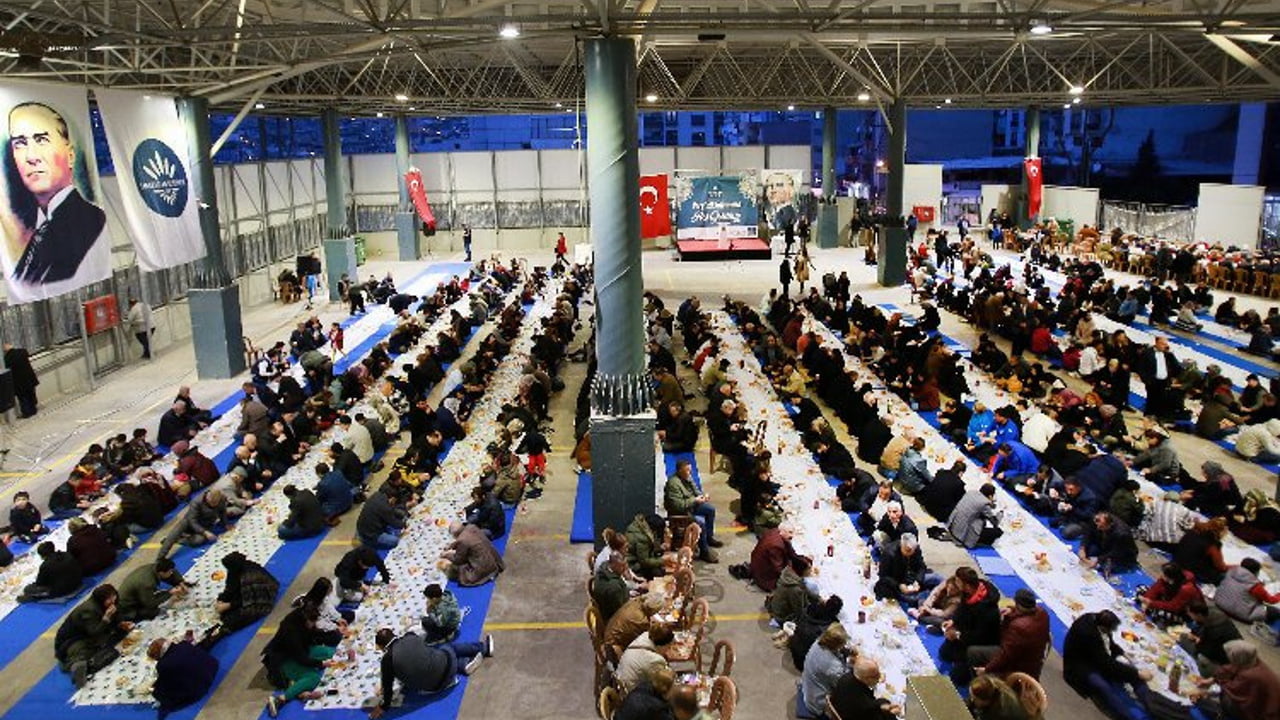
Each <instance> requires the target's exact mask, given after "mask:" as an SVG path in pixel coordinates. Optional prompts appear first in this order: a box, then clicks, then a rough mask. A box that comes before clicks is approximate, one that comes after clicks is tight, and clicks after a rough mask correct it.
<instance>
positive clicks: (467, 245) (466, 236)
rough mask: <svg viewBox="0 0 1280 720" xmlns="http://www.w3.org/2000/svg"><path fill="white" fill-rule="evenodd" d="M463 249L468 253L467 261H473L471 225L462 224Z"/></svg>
mask: <svg viewBox="0 0 1280 720" xmlns="http://www.w3.org/2000/svg"><path fill="white" fill-rule="evenodd" d="M462 249H463V250H465V251H466V253H467V262H471V226H470V225H463V226H462Z"/></svg>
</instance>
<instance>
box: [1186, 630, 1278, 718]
mask: <svg viewBox="0 0 1280 720" xmlns="http://www.w3.org/2000/svg"><path fill="white" fill-rule="evenodd" d="M1223 648H1224V649H1225V650H1226V652H1227V660H1228V661H1229V662H1228V664H1226V665H1224V666H1222V667H1221V668H1218V672H1217V673H1216V674H1215V676H1214V677H1213V678H1212V679H1210V678H1205V679H1203V680H1201V681H1200V682H1199V685H1200V687H1202V688H1205V689H1207V688H1208V687H1209V686H1211V685H1212V684H1213V683H1214V682H1215V681H1216V682H1217V683H1218V685H1219V687H1221V688H1222V706H1223V710H1224V711H1225V712H1226V713H1227V714H1228V715H1230V716H1231V717H1238V718H1241V720H1277V718H1280V678H1277V677H1276V674H1275V672H1274V671H1273V670H1272V669H1271V668H1269V667H1267V666H1266V665H1264V664H1262V663H1260V662H1258V649H1257V648H1256V647H1254V646H1253V645H1252V644H1250V643H1249V642H1247V641H1245V640H1232V641H1230V642H1228V643H1226V644H1225V645H1224V646H1223Z"/></svg>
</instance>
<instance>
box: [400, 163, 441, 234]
mask: <svg viewBox="0 0 1280 720" xmlns="http://www.w3.org/2000/svg"><path fill="white" fill-rule="evenodd" d="M404 182H405V184H406V185H408V186H409V199H410V200H412V201H413V206H414V207H415V208H417V210H418V217H420V218H422V222H423V223H424V224H425V225H426V226H427V228H428V229H430V230H435V229H436V214H435V213H433V212H431V203H429V202H427V186H426V183H424V182H423V181H422V171H420V170H418V169H417V168H412V169H410V170H409V172H407V173H405V174H404Z"/></svg>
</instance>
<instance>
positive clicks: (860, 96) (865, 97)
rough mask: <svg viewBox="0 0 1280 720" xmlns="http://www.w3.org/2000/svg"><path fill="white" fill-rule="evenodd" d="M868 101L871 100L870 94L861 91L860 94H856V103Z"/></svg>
mask: <svg viewBox="0 0 1280 720" xmlns="http://www.w3.org/2000/svg"><path fill="white" fill-rule="evenodd" d="M870 99H871V93H869V92H867V91H866V90H863V91H862V92H860V93H858V102H866V101H868V100H870Z"/></svg>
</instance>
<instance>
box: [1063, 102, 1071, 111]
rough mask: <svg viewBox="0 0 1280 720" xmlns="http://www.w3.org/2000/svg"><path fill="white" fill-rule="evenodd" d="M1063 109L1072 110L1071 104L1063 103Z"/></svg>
mask: <svg viewBox="0 0 1280 720" xmlns="http://www.w3.org/2000/svg"><path fill="white" fill-rule="evenodd" d="M1062 109H1063V110H1070V109H1071V103H1063V104H1062Z"/></svg>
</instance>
